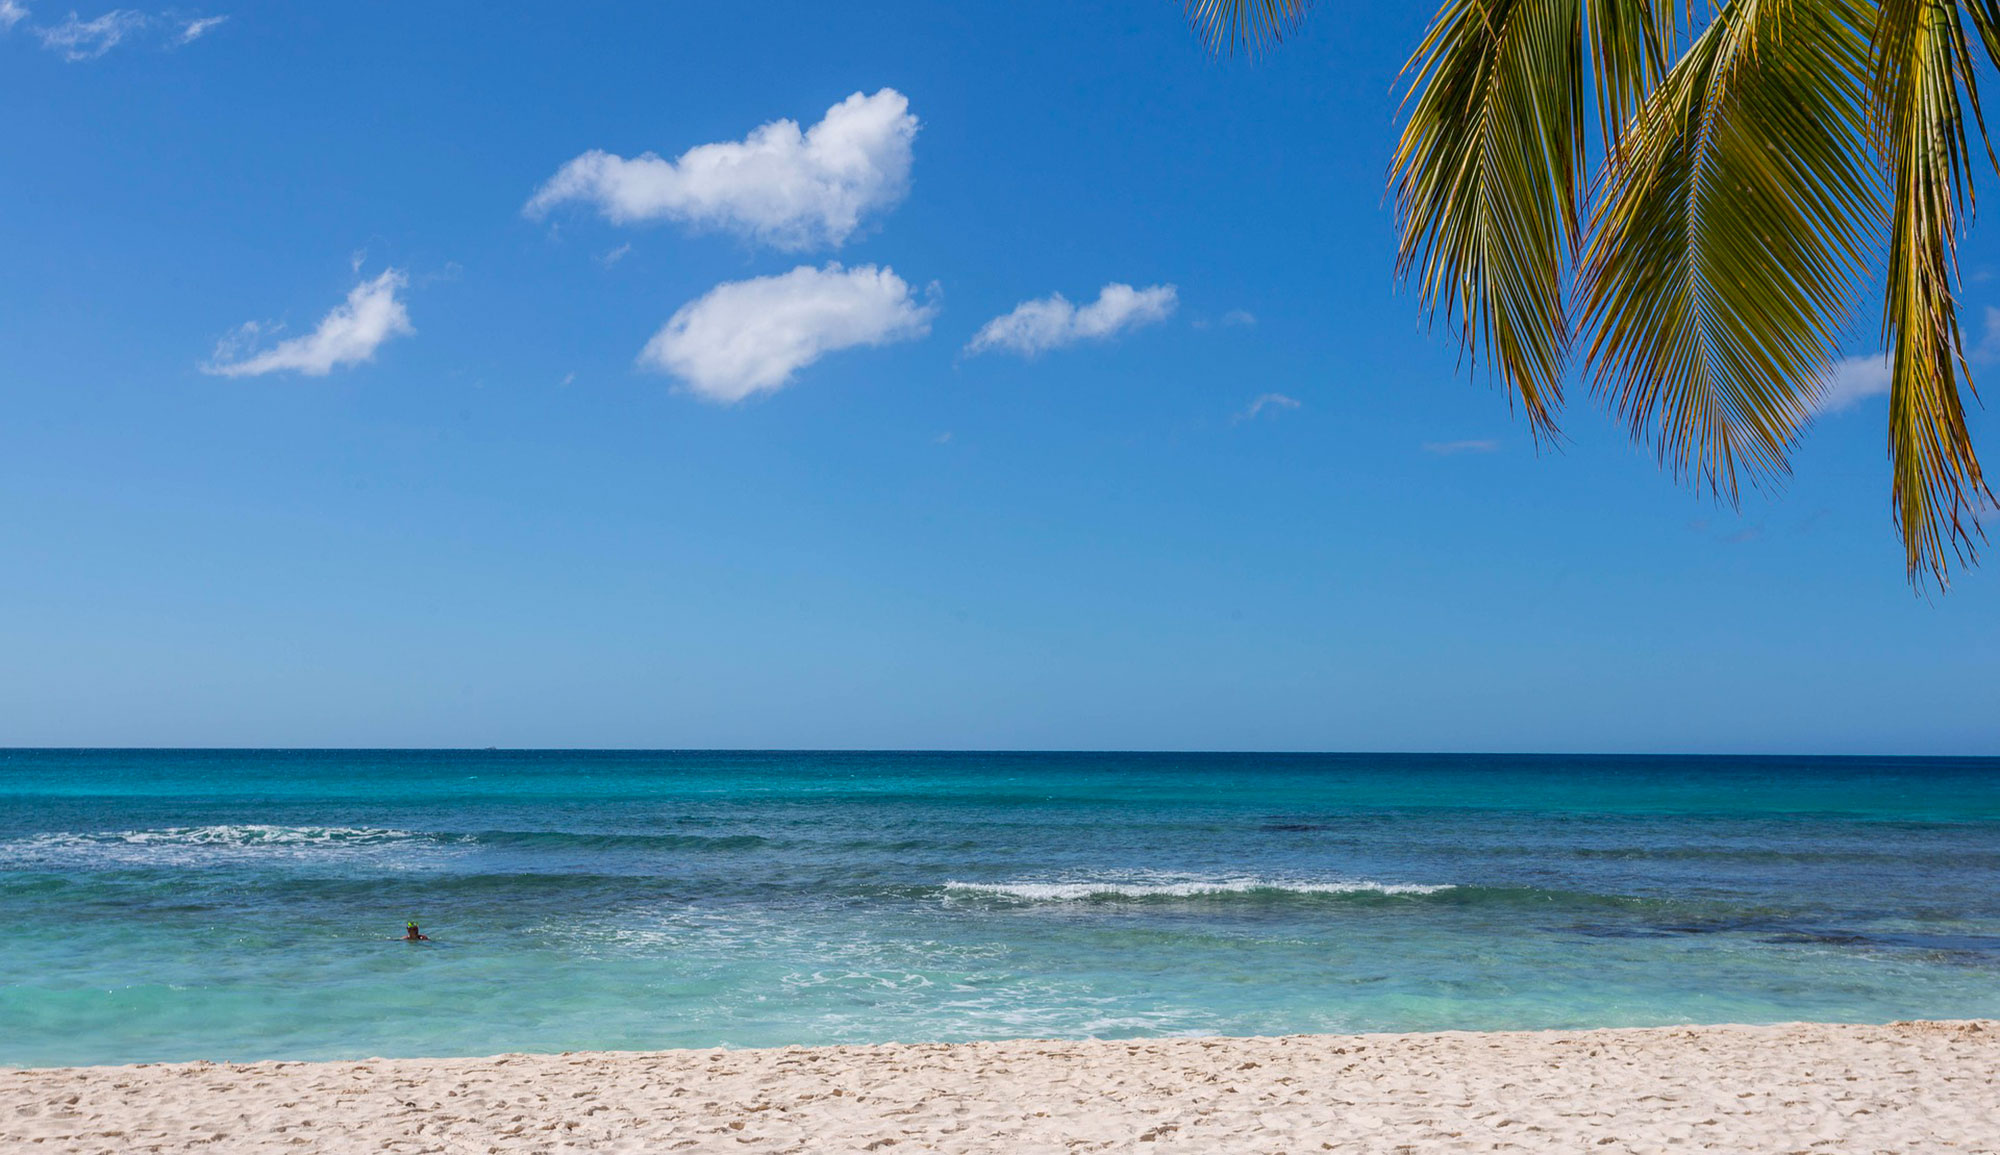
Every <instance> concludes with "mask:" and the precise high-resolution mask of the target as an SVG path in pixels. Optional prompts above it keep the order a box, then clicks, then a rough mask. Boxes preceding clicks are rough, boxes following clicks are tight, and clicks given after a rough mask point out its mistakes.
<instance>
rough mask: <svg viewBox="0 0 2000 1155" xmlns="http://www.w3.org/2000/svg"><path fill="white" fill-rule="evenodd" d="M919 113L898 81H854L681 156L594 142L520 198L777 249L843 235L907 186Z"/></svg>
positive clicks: (536, 205)
mask: <svg viewBox="0 0 2000 1155" xmlns="http://www.w3.org/2000/svg"><path fill="white" fill-rule="evenodd" d="M916 135H917V118H916V117H915V116H913V115H911V113H910V102H909V101H908V100H907V99H905V98H904V96H903V94H902V93H900V92H897V91H896V90H895V89H893V88H884V89H882V90H881V91H879V92H877V93H876V94H875V95H873V96H864V95H862V94H861V93H859V92H857V93H855V94H854V95H852V96H850V97H848V98H847V99H846V100H843V101H841V102H840V103H839V104H836V105H834V106H833V107H832V108H829V109H827V111H826V115H825V116H824V117H823V118H821V120H820V122H819V123H818V124H815V125H813V126H812V127H811V128H809V129H806V130H804V131H801V130H800V129H799V126H798V123H797V122H796V121H791V120H774V121H772V122H771V123H769V124H766V125H764V126H763V127H761V128H758V129H756V130H755V131H753V132H751V133H750V135H749V136H747V137H745V138H744V139H742V140H740V141H725V142H722V143H718V144H704V145H701V146H699V147H697V148H691V149H689V150H688V151H686V152H684V153H682V154H681V155H680V156H679V157H678V158H676V159H674V160H663V159H661V158H660V157H659V156H658V155H656V154H654V153H650V152H649V153H645V154H644V155H642V156H639V157H636V158H634V159H631V160H627V159H625V158H624V157H621V156H616V155H613V154H612V153H608V152H604V151H602V150H598V149H593V150H591V151H589V152H586V153H584V154H583V155H581V156H579V157H577V158H576V159H574V160H572V161H570V162H569V163H568V164H566V165H564V166H563V167H562V168H561V170H560V171H558V172H557V173H556V175H555V176H553V177H551V178H550V179H549V181H548V183H546V184H544V185H543V186H542V187H541V188H540V189H539V190H537V191H536V193H535V195H534V196H533V197H532V198H530V199H529V201H528V203H527V206H526V208H525V209H524V210H523V211H524V212H526V213H527V215H529V216H531V217H539V216H541V215H542V214H544V213H546V212H548V210H550V209H551V208H554V207H555V206H556V205H559V204H563V203H565V202H569V201H582V202H584V203H586V204H590V205H593V206H595V207H596V208H597V210H598V212H600V213H602V214H603V215H604V217H605V218H606V219H607V220H610V221H612V222H614V223H616V224H631V223H635V222H639V221H651V220H662V219H664V220H673V221H679V222H681V223H683V224H687V225H692V226H695V227H698V228H714V229H723V230H727V231H729V232H733V233H737V234H739V235H741V236H745V237H748V238H750V239H752V240H755V241H758V242H761V243H763V244H767V245H771V246H773V247H776V248H780V249H789V250H804V249H811V248H817V247H819V246H822V245H828V246H833V247H836V248H837V247H839V245H840V244H841V243H842V242H844V241H846V240H847V238H848V237H849V236H852V235H853V233H854V231H855V230H856V229H858V228H860V227H861V223H862V221H863V220H864V219H865V218H866V217H867V216H868V215H869V214H870V213H873V212H878V211H880V210H883V209H886V208H889V207H890V206H892V205H894V204H895V203H896V202H897V201H900V200H901V199H902V198H903V195H904V193H905V192H906V191H907V190H908V188H909V183H910V156H911V147H910V146H911V142H912V141H913V140H914V139H915V138H916Z"/></svg>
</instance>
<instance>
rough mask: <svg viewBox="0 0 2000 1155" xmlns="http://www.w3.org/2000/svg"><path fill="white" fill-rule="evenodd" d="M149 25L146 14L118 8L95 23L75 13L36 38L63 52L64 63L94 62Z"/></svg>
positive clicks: (46, 29) (41, 29) (37, 31)
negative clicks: (74, 61)
mask: <svg viewBox="0 0 2000 1155" xmlns="http://www.w3.org/2000/svg"><path fill="white" fill-rule="evenodd" d="M22 14H23V15H26V13H25V11H24V12H23V13H22ZM148 23H150V20H149V18H148V17H147V16H146V14H145V13H143V12H134V11H132V10H131V9H129V8H114V9H112V10H111V11H109V12H106V13H105V14H104V15H102V16H99V17H97V18H96V19H95V20H80V19H78V18H77V15H76V13H74V12H72V13H70V14H69V17H68V19H66V20H64V21H63V22H62V23H61V24H51V25H49V26H47V27H45V28H37V29H35V34H36V35H37V36H40V37H41V38H42V47H44V48H46V49H48V50H49V51H51V52H60V53H61V54H62V58H63V59H64V60H94V59H96V58H97V57H99V56H102V55H104V54H105V53H107V52H109V51H111V50H112V49H113V48H115V47H117V45H118V42H119V41H121V40H123V39H125V37H126V36H128V35H130V34H131V33H133V32H136V31H138V30H139V29H141V28H144V27H145V26H146V25H147V24H148Z"/></svg>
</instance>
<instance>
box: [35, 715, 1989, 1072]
mask: <svg viewBox="0 0 2000 1155" xmlns="http://www.w3.org/2000/svg"><path fill="white" fill-rule="evenodd" d="M410 919H416V920H419V921H420V922H421V924H422V926H423V929H424V932H425V933H426V934H428V935H430V936H431V941H430V942H428V943H418V944H409V943H403V942H397V941H392V940H393V939H395V938H397V937H398V936H400V935H401V934H402V931H403V926H404V923H405V922H406V921H407V920H410ZM0 934H4V937H0V1064H3V1065H11V1066H43V1065H56V1064H95V1063H124V1062H140V1061H152V1060H185V1059H213V1060H250V1059H261V1058H296V1059H328V1058H345V1057H365V1056H373V1055H384V1056H417V1055H424V1056H442V1055H480V1054H492V1053H498V1052H506V1051H565V1050H585V1049H590V1050H600V1049H613V1050H640V1049H658V1048H667V1047H712V1046H731V1047H751V1046H774V1045H786V1044H794V1043H798V1044H820V1043H855V1042H880V1041H889V1040H899V1041H920V1040H942V1041H957V1040H968V1039H997V1038H1014V1037H1023V1036H1051V1037H1070V1038H1081V1037H1089V1036H1096V1037H1128V1036H1145V1035H1180V1034H1229V1035H1271V1034H1292V1033H1299V1032H1351V1031H1414V1030H1441V1029H1476V1030H1489V1029H1511V1028H1548V1027H1595V1026H1645V1025H1659V1024H1671V1023H1718V1022H1776V1021H1785V1020H1826V1021H1849V1022H1862V1021H1870V1022H1880V1021H1888V1020H1894V1019H1903V1018H1919V1017H1921V1018H1963V1017H2000V759H1926V758H1696V757H1591V756H1574V757H1570V756H1565V757H1539V756H1441V755H1395V756H1390V755H1372V754H1371V755H1268V754H1047V753H1001V754H988V753H935V754H933V753H794V752H783V753H754V752H736V753H730V752H661V753H627V752H541V751H537V752H505V751H500V752H476V751H454V752H436V751H136V750H96V751H25V750H17V751H0Z"/></svg>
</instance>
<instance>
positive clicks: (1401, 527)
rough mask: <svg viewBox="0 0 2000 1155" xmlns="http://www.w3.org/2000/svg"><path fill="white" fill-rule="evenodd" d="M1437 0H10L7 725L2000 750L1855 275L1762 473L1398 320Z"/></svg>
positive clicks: (34, 729)
mask: <svg viewBox="0 0 2000 1155" xmlns="http://www.w3.org/2000/svg"><path fill="white" fill-rule="evenodd" d="M1429 15H1430V11H1429V9H1428V6H1427V5H1424V4H1409V5H1361V6H1352V7H1349V6H1340V7H1339V8H1338V10H1336V8H1335V6H1329V5H1322V6H1321V7H1320V10H1319V11H1317V12H1316V14H1315V15H1314V17H1313V18H1312V19H1311V21H1310V23H1309V25H1308V26H1307V28H1306V29H1305V31H1304V32H1303V34H1302V35H1300V36H1299V37H1297V38H1295V39H1293V40H1290V41H1287V42H1286V43H1285V44H1284V45H1283V47H1282V48H1281V49H1280V50H1279V51H1277V52H1275V53H1273V54H1271V55H1270V56H1268V57H1266V58H1263V59H1259V60H1255V61H1251V60H1246V59H1243V58H1237V59H1226V58H1225V59H1218V58H1215V57H1213V56H1210V55H1209V54H1207V53H1206V52H1204V51H1203V49H1202V48H1201V46H1200V44H1199V43H1198V41H1197V39H1196V38H1195V37H1194V36H1193V35H1191V34H1190V32H1189V30H1188V28H1187V26H1186V24H1185V23H1184V21H1183V19H1182V17H1181V15H1180V11H1179V5H1178V4H1177V3H1173V2H1172V0H1126V2H1123V3H1112V2H1104V3H1078V2H1075V0H1066V2H1062V3H1056V2H1054V0H1049V2H1042V0H1022V2H1020V3H1014V4H1004V5H1002V4H981V5H969V4H951V5H941V4H934V3H909V4H896V3H883V4H870V5H825V4H793V3H772V4H765V5H679V4H675V5H668V4H655V5H572V4H552V3H524V4H519V5H509V6H505V7H504V8H495V7H494V6H492V5H474V4H469V3H459V2H432V3H424V4H395V3H386V2H383V3H374V2H369V3H350V4H339V5H300V4H263V5H259V4H250V3H239V2H237V0H219V2H218V3H216V4H214V5H212V6H210V5H207V4H204V5H202V6H200V7H192V8H176V9H156V8H134V9H98V8H88V7H83V8H77V9H76V10H75V11H72V10H71V9H70V8H68V7H66V6H65V7H57V6H55V5H53V4H51V3H48V2H46V0H0V29H4V31H0V107H4V108H6V109H7V112H6V115H5V116H0V152H4V155H5V157H6V166H5V174H4V176H0V251H4V253H5V254H6V260H7V263H8V265H9V269H8V273H7V275H6V276H4V277H0V745H15V746H42V745H51V746H128V745H136V746H148V745H160V746H474V747H479V746H502V747H507V746H540V747H550V746H556V747H653V748H662V747H672V748H689V747H732V748H743V747H756V748H801V747H803V748H835V747H848V748H852V747H861V748H933V749H936V748H995V747H998V748H1044V749H1047V748H1063V749H1100V748H1109V749H1242V750H1267V749H1270V750H1469V751H1481V750H1493V751H1660V752H1694V753H1705V752H1743V753H1762V752H1795V753H1831V754H1842V753H1908V754H1996V753H2000V645H1996V642H2000V584H1996V583H2000V572H1995V565H1996V564H2000V563H1994V562H1989V564H1988V566H1987V568H1986V569H1984V570H1969V571H1965V572H1963V573H1961V574H1960V575H1959V576H1958V578H1957V580H1956V581H1955V582H1954V584H1953V586H1952V588H1951V590H1950V591H1949V592H1948V593H1944V594H1932V595H1922V594H1918V593H1914V592H1912V590H1911V588H1910V587H1909V585H1908V584H1907V583H1906V582H1905V580H1904V575H1903V565H1902V552H1901V547H1900V544H1899V542H1898V540H1897V538H1896V536H1895V533H1894V531H1893V528H1892V525H1891V522H1890V509H1889V500H1888V469H1887V464H1886V461H1885V457H1884V439H1885V426H1884V423H1885V409H1886V407H1885V404H1884V400H1883V398H1882V396H1881V395H1880V393H1881V388H1882V383H1881V372H1880V370H1879V368H1878V367H1877V366H1878V364H1879V363H1878V362H1877V361H1876V359H1875V352H1876V351H1877V350H1878V349H1879V344H1878V343H1877V342H1878V341H1879V338H1878V328H1879V322H1878V319H1877V317H1876V316H1875V315H1874V314H1873V313H1868V314H1864V315H1863V316H1862V317H1861V318H1860V319H1859V320H1858V321H1857V323H1856V326H1855V333H1854V335H1853V340H1852V345H1851V347H1850V349H1849V350H1848V352H1849V353H1851V354H1852V355H1853V357H1854V358H1855V359H1854V360H1853V361H1852V362H1851V363H1849V364H1847V365H1846V366H1845V368H1844V369H1843V371H1842V374H1841V377H1840V390H1839V395H1838V399H1837V404H1835V405H1833V406H1830V407H1829V409H1828V411H1826V412H1824V413H1823V414H1822V415H1821V416H1820V418H1819V419H1818V421H1817V422H1816V423H1815V427H1814V428H1813V429H1812V430H1811V432H1810V433H1809V435H1808V437H1807V439H1806V441H1805V442H1804V444H1803V445H1802V447H1801V449H1800V451H1799V453H1798V455H1797V458H1796V462H1795V466H1796V468H1795V472H1794V474H1793V475H1792V476H1791V477H1790V478H1789V479H1787V480H1786V481H1785V482H1784V483H1783V484H1782V485H1778V486H1771V487H1766V488H1765V489H1762V490H1749V491H1746V493H1745V495H1744V498H1743V500H1742V503H1741V506H1740V508H1731V507H1730V506H1729V505H1727V504H1720V505H1719V504H1718V503H1717V502H1715V501H1714V500H1713V499H1711V498H1709V497H1707V496H1706V495H1704V494H1702V493H1698V492H1696V491H1694V490H1691V489H1689V488H1687V487H1685V486H1677V485H1676V484H1675V483H1674V481H1673V480H1672V479H1671V478H1670V477H1668V476H1665V475H1664V474H1663V473H1662V471H1661V469H1660V467H1659V465H1658V463H1657V461H1656V460H1655V458H1654V456H1653V455H1652V452H1651V451H1650V450H1648V449H1646V448H1644V447H1638V446H1634V445H1633V444H1631V442H1630V441H1629V440H1628V439H1627V438H1626V436H1625V434H1624V433H1623V431H1622V429H1621V428H1620V426H1619V425H1618V423H1617V422H1616V421H1615V420H1614V419H1613V418H1611V417H1610V416H1609V415H1607V414H1606V413H1605V411H1604V410H1603V408H1602V406H1601V405H1599V404H1597V403H1596V402H1594V401H1593V400H1592V399H1591V398H1590V396H1589V393H1588V389H1587V388H1586V387H1585V385H1584V384H1583V383H1581V382H1573V383H1572V385H1571V390H1570V393H1571V397H1572V400H1571V403H1570V405H1569V407H1568V409H1567V411H1566V418H1565V425H1564V434H1565V437H1564V439H1563V440H1562V441H1561V442H1560V443H1556V444H1543V445H1540V446H1537V444H1536V443H1535V441H1534V439H1533V437H1532V436H1531V434H1530V432H1529V430H1528V429H1527V427H1526V425H1525V423H1524V422H1523V421H1522V420H1521V419H1520V418H1519V416H1518V414H1516V413H1514V412H1512V411H1510V407H1509V404H1508V399H1507V396H1506V394H1505V393H1504V392H1503V391H1501V390H1498V389H1496V388H1494V387H1493V386H1492V384H1491V383H1490V382H1489V381H1488V380H1487V378H1486V376H1485V375H1484V374H1483V373H1477V374H1475V373H1473V372H1472V371H1471V370H1472V368H1473V367H1472V366H1471V365H1469V364H1468V363H1466V362H1465V361H1463V359H1462V358H1461V357H1460V355H1459V351H1458V349H1457V346H1456V343H1455V340H1454V335H1453V333H1452V332H1451V331H1450V330H1448V329H1447V328H1445V327H1444V326H1442V325H1440V326H1437V327H1435V328H1432V327H1429V326H1427V325H1426V324H1425V323H1424V321H1423V319H1422V317H1421V316H1420V314H1419V311H1418V308H1417V303H1416V301H1415V300H1414V299H1413V295H1412V293H1411V292H1410V291H1409V290H1408V289H1407V288H1406V287H1401V286H1399V285H1398V284H1397V282H1396V281H1395V279H1394V277H1393V275H1392V265H1393V259H1394V250H1395V221H1394V217H1393V211H1392V209H1393V206H1392V205H1391V204H1390V203H1388V202H1387V201H1386V200H1385V197H1384V195H1383V192H1384V178H1385V174H1386V171H1387V167H1388V162H1389V157H1390V154H1391V149H1392V147H1393V143H1394V136H1395V128H1396V124H1397V119H1396V117H1397V106H1398V98H1399V90H1398V88H1397V83H1396V82H1397V76H1398V74H1399V72H1400V70H1401V67H1402V65H1403V63H1404V60H1405V59H1406V58H1407V56H1408V54H1409V51H1410V49H1411V48H1412V47H1413V46H1414V45H1415V44H1416V43H1417V40H1418V38H1419V36H1420V34H1421V32H1422V26H1423V23H1424V21H1425V20H1426V19H1427V17H1428V16H1429ZM1983 175H1984V177H1985V178H1987V181H1986V183H1987V187H1989V188H1990V187H1994V185H1993V181H1992V180H1991V179H1990V178H1991V176H1992V174H1991V173H1986V174H1983ZM1962 260H1963V267H1964V269H1965V271H1966V290H1965V297H1964V302H1963V303H1964V308H1965V311H1966V316H1967V320H1968V326H1969V329H1970V332H1971V335H1972V337H1973V338H1974V339H1976V340H1977V341H1978V342H1979V343H1980V344H1981V345H1982V346H1983V347H1984V348H1985V349H1989V350H1993V351H1994V352H1995V353H1996V354H2000V330H1996V341H1988V339H1987V338H1986V337H1985V336H1984V332H1985V326H1986V325H1987V324H1988V320H1987V317H1988V314H1987V312H1986V310H1987V309H1988V308H1993V307H2000V282H1993V284H1995V286H1996V287H1994V288H1992V289H1990V290H1989V289H1988V288H1987V285H1988V284H1989V282H1990V281H1991V277H1992V271H1993V270H2000V233H1995V232H1993V231H1991V230H1990V229H1989V230H1984V231H1981V230H1978V229H1975V232H1974V233H1973V235H1972V237H1971V239H1970V240H1969V242H1968V243H1967V246H1966V247H1965V249H1964V250H1963V252H1962ZM1993 316H1996V317H2000V312H1996V313H1995V314H1993ZM1975 359H1976V360H1978V361H1980V362H1981V363H1987V362H1993V361H2000V356H1989V355H1986V354H1983V353H1975ZM1975 368H1977V366H1975ZM1975 421H1976V422H1977V426H1976V428H1977V429H1978V430H1979V431H1980V436H1981V438H1982V444H1983V445H1985V446H1986V448H1987V449H1988V452H1989V453H1992V452H2000V451H1996V450H1995V449H1994V448H1993V446H1994V440H1993V438H1992V436H1991V430H1992V429H1993V425H1994V422H1993V420H1992V419H1991V417H1990V416H1989V415H1987V414H1985V413H1983V412H1981V413H1979V414H1977V415H1976V417H1975Z"/></svg>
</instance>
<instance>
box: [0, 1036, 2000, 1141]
mask: <svg viewBox="0 0 2000 1155" xmlns="http://www.w3.org/2000/svg"><path fill="white" fill-rule="evenodd" d="M1996 1118H2000V1021H1996V1020H1959V1021H1914V1022H1897V1023H1890V1024H1885V1025H1879V1026H1878V1025H1854V1024H1830V1023H1783V1024H1773V1025H1768V1026H1737V1025H1717V1026H1677V1027H1636V1028H1598V1029H1591V1030H1562V1031H1507V1032H1479V1031H1447V1032H1439V1033H1422V1034H1368V1035H1287V1036H1275V1037H1247V1038H1233V1037H1206V1038H1200V1037H1174V1038H1145V1039H1123V1040H1085V1041H1067V1040H1037V1039H1022V1040H1013V1041H1007V1042H984V1043H911V1044H898V1043H887V1044H874V1045H854V1046H824V1047H784V1048H765V1049H743V1050H729V1049H720V1048H717V1049H709V1050H682V1051H603V1052H586V1051H578V1052H569V1053H564V1054H545V1055H529V1054H504V1055H493V1056H486V1057H481V1058H452V1059H365V1060H340V1061H313V1062H308V1061H291V1060H266V1061H262V1062H254V1063H209V1062H177V1063H148V1064H138V1065H132V1066H108V1067H41V1068H5V1069H0V1149H5V1150H22V1151H28V1150H33V1151H36V1152H77V1153H82V1152H114V1151H131V1150H149V1151H160V1152H179V1151H196V1150H200V1151H205V1152H218V1151H302V1150H310V1151H315V1152H320V1151H325V1152H334V1153H345V1152H359V1151H363V1150H367V1151H408V1152H419V1151H436V1152H459V1151H479V1152H500V1153H511V1152H516V1151H520V1152H527V1151H549V1150H564V1149H574V1150H584V1149H588V1150H608V1151H623V1150H630V1151H664V1150H688V1151H702V1150H728V1151H770V1152H780V1151H788V1152H789V1151H795V1152H808V1151H836V1150H837V1151H849V1150H852V1151H883V1150H891V1149H895V1150H899V1151H945V1152H965V1153H968V1155H985V1153H995V1155H997V1153H1000V1152H1021V1151H1044V1150H1046V1151H1085V1150H1147V1151H1153V1150H1162V1149H1168V1148H1178V1149H1182V1150H1189V1151H1197V1150H1198V1151H1229V1152H1233V1151H1244V1152H1250V1151H1258V1152H1263V1151H1280V1150H1282V1151H1288V1152H1294V1153H1296V1152H1301V1151H1319V1150H1334V1149H1337V1150H1341V1151H1383V1152H1389V1151H1395V1150H1397V1149H1398V1148H1410V1149H1414V1150H1421V1151H1425V1152H1429V1151H1458V1150H1466V1151H1471V1150H1481V1151H1491V1150H1496V1149H1497V1150H1520V1151H1580V1150H1585V1149H1588V1150H1590V1151H1601V1152H1642V1151H1658V1150H1661V1149H1663V1148H1666V1147H1669V1146H1673V1147H1681V1148H1687V1149H1693V1150H1703V1149H1710V1148H1713V1149H1715V1150H1731V1151H1759V1152H1762V1151H1784V1152H1790V1151H1801V1152H1819V1151H1824V1152H1842V1153H1847V1152H1865V1151H1877V1150H1882V1151H1896V1152H1920V1151H1951V1152H1959V1153H1963V1152H2000V1126H1996V1125H1995V1122H1994V1121H1995V1119H1996ZM1142 1143H1143V1144H1146V1146H1144V1147H1140V1146H1138V1144H1142Z"/></svg>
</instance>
